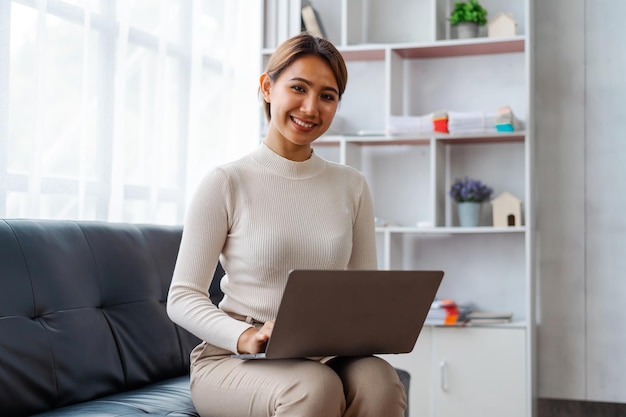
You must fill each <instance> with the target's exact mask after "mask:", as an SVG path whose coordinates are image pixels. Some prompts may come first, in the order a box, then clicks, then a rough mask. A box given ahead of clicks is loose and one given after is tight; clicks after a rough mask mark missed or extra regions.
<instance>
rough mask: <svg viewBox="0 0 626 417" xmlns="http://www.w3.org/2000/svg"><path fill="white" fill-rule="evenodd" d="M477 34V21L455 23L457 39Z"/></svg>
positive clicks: (473, 36) (472, 36) (468, 37)
mask: <svg viewBox="0 0 626 417" xmlns="http://www.w3.org/2000/svg"><path fill="white" fill-rule="evenodd" d="M477 36H478V23H473V22H463V23H459V24H457V25H456V37H457V38H458V39H470V38H476V37H477Z"/></svg>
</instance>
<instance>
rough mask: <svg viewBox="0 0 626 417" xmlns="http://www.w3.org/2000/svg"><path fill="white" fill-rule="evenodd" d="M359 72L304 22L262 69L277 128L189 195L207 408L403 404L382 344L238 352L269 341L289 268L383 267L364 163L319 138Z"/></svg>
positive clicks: (311, 411) (196, 370) (371, 415)
mask: <svg viewBox="0 0 626 417" xmlns="http://www.w3.org/2000/svg"><path fill="white" fill-rule="evenodd" d="M347 78H348V75H347V70H346V65H345V62H344V60H343V58H342V56H341V54H340V53H339V52H338V51H337V49H336V48H335V47H334V46H333V45H332V43H330V42H329V41H327V40H324V39H321V38H316V37H314V36H311V35H309V34H307V33H302V34H299V35H297V36H294V37H293V38H290V39H288V40H286V41H285V42H283V43H282V44H281V45H280V46H279V47H278V48H277V49H276V51H275V52H274V54H273V55H272V57H271V58H270V60H269V62H268V64H267V67H266V70H265V72H264V73H263V74H262V75H261V77H260V83H259V84H260V85H259V92H260V95H261V96H262V98H263V100H264V106H265V115H266V117H267V119H268V122H269V125H268V128H267V134H266V137H265V140H264V141H263V143H262V144H260V146H259V148H258V149H256V150H255V151H253V152H252V153H251V154H249V155H248V156H246V157H244V158H242V159H240V160H238V161H235V162H231V163H228V164H225V165H222V166H221V167H218V168H217V169H215V170H213V171H212V172H210V173H209V174H208V175H207V176H206V177H205V178H204V179H203V181H202V182H201V184H200V186H199V188H198V190H197V192H196V194H195V196H194V199H193V201H192V203H191V205H190V208H189V211H188V213H187V217H186V220H185V226H184V231H183V237H182V242H181V246H180V251H179V256H178V260H177V263H176V268H175V270H174V276H173V279H172V284H171V287H170V291H169V296H168V305H167V307H168V313H169V315H170V317H171V318H172V320H173V321H174V322H176V323H177V324H179V325H180V326H182V327H184V328H186V329H187V330H189V331H190V332H191V333H193V334H195V335H196V336H198V337H199V338H200V339H202V340H203V342H202V343H201V344H200V345H198V346H197V347H196V348H195V349H194V351H193V352H192V354H191V393H192V398H193V400H194V404H195V406H196V409H197V410H198V412H199V413H200V414H201V415H202V416H204V417H209V416H215V417H231V416H232V417H241V416H244V415H247V416H258V417H261V416H262V417H270V416H276V417H279V416H289V417H296V416H301V417H342V416H344V417H347V416H351V417H381V416H385V417H402V416H403V415H404V409H405V408H406V394H405V392H404V388H403V386H402V384H401V383H400V380H399V378H398V376H397V373H396V371H395V370H394V369H393V367H391V365H389V364H388V363H387V362H385V361H384V360H383V359H380V358H378V357H375V356H372V357H363V358H344V357H332V358H320V359H315V360H313V359H310V358H309V359H305V358H302V359H289V360H266V361H243V360H240V359H236V358H232V357H231V354H232V353H258V352H262V351H263V350H264V348H265V345H266V343H267V340H268V339H269V337H270V335H271V333H272V326H273V323H274V322H273V320H274V318H275V317H276V313H277V311H278V307H279V304H280V299H281V295H282V292H283V289H284V286H285V283H286V280H287V274H288V272H289V270H291V269H375V268H376V259H377V256H376V243H375V236H374V214H373V207H372V201H371V197H370V192H369V188H368V186H367V183H366V181H365V178H364V176H363V175H362V174H361V173H360V172H359V171H357V170H355V169H353V168H351V167H348V166H344V165H340V164H336V163H332V162H328V161H325V160H324V159H322V158H320V157H319V156H317V155H316V154H315V153H314V152H313V148H312V146H311V144H312V143H313V142H314V141H315V140H316V139H318V138H319V137H320V136H321V135H322V134H324V133H325V132H326V131H327V130H328V128H329V126H330V124H331V122H332V120H333V118H334V116H335V113H336V111H337V106H338V105H339V101H340V100H341V97H342V95H343V93H344V91H345V88H346V83H347ZM218 260H220V261H221V264H222V266H223V268H224V270H225V271H226V276H225V277H224V278H222V281H221V288H222V289H223V292H224V299H223V300H222V301H221V302H220V304H219V306H216V305H214V304H213V303H212V302H211V300H210V298H209V294H208V292H207V290H208V288H209V286H210V281H211V279H212V276H213V271H214V270H215V268H216V265H217V262H218ZM320 308H323V307H322V306H320ZM372 308H374V306H372ZM372 331H376V329H372Z"/></svg>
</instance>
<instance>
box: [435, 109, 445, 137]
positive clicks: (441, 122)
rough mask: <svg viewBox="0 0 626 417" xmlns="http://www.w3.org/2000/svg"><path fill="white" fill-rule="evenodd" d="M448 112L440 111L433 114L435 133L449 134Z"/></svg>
mask: <svg viewBox="0 0 626 417" xmlns="http://www.w3.org/2000/svg"><path fill="white" fill-rule="evenodd" d="M448 119H449V116H448V112H447V111H446V110H438V111H436V112H434V113H433V129H434V130H435V132H440V133H449V130H448Z"/></svg>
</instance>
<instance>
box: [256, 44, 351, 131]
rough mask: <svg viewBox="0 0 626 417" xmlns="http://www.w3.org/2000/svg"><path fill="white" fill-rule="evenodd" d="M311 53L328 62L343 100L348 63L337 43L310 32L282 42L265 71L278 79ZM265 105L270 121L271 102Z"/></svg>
mask: <svg viewBox="0 0 626 417" xmlns="http://www.w3.org/2000/svg"><path fill="white" fill-rule="evenodd" d="M309 55H312V56H316V57H319V58H321V59H323V60H324V61H326V63H328V66H329V67H330V69H331V71H332V72H333V74H334V75H335V78H336V79H337V86H338V87H339V99H340V100H341V96H342V95H343V92H344V91H345V90H346V84H347V83H348V69H347V68H346V63H345V61H344V59H343V57H342V56H341V53H340V52H339V51H338V50H337V48H335V45H333V44H332V43H331V42H330V41H328V40H326V39H323V38H318V37H317V36H313V35H311V34H310V33H307V32H302V33H300V34H298V35H296V36H293V37H291V38H289V39H287V40H286V41H284V42H283V43H281V44H280V45H279V46H278V48H276V50H275V51H274V53H273V54H272V56H271V57H270V59H269V61H268V63H267V66H266V67H265V73H266V74H267V75H268V76H269V78H270V80H271V81H272V82H273V81H276V79H277V78H278V77H280V74H282V72H283V71H284V70H285V68H287V67H288V66H289V65H291V64H292V63H293V62H294V61H296V60H297V59H299V58H301V57H303V56H309ZM263 106H264V110H265V117H266V118H267V120H268V121H269V120H270V119H271V115H270V103H268V102H266V101H264V102H263Z"/></svg>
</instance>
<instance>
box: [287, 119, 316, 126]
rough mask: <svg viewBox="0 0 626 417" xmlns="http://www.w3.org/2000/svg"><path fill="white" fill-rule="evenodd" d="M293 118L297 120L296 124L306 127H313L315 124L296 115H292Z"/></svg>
mask: <svg viewBox="0 0 626 417" xmlns="http://www.w3.org/2000/svg"><path fill="white" fill-rule="evenodd" d="M291 120H293V121H294V122H295V124H297V125H299V126H302V127H306V128H309V129H310V128H312V127H313V126H315V125H314V124H313V123H305V122H303V121H302V120H300V119H296V118H295V117H292V118H291Z"/></svg>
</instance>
